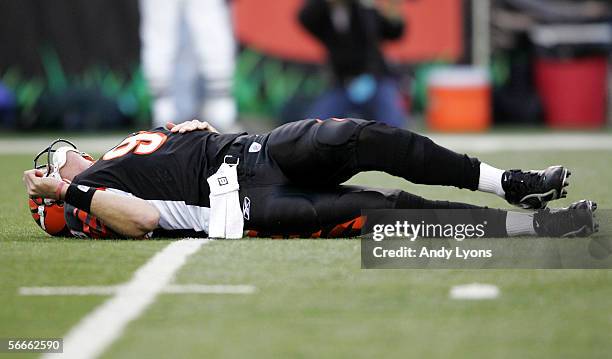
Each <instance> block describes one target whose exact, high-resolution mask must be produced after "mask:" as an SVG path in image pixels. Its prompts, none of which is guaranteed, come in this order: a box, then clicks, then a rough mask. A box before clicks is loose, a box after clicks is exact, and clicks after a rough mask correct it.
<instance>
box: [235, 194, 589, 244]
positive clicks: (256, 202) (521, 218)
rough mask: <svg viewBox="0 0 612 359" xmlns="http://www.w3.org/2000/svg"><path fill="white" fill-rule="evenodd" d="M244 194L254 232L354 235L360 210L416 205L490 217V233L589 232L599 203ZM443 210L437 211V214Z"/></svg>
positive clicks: (421, 208)
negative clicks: (528, 207)
mask: <svg viewBox="0 0 612 359" xmlns="http://www.w3.org/2000/svg"><path fill="white" fill-rule="evenodd" d="M241 195H242V197H243V203H247V202H248V211H244V212H245V217H247V219H246V220H245V228H246V229H248V230H251V231H252V233H251V235H258V236H275V235H277V236H283V237H289V236H300V237H312V236H314V237H349V236H356V235H359V234H360V231H361V226H362V225H363V221H364V219H363V218H362V217H361V215H362V210H365V209H418V210H419V212H415V215H416V216H418V215H419V213H425V214H427V213H433V212H431V210H465V211H463V212H462V216H463V217H461V218H462V220H466V221H468V222H469V223H484V222H486V223H487V234H486V235H487V236H488V237H506V236H519V235H541V236H562V235H566V234H572V235H589V234H591V233H592V232H593V231H595V230H596V227H595V223H594V220H593V211H594V210H595V208H596V206H595V205H594V203H593V202H590V201H581V202H578V203H575V204H573V205H572V208H570V209H565V210H561V211H555V212H551V211H549V210H542V211H539V212H536V213H525V212H509V211H505V210H497V209H488V208H484V207H478V206H473V205H470V204H465V203H458V202H448V201H431V200H427V199H424V198H422V197H419V196H416V195H413V194H410V193H407V192H403V191H398V190H384V189H373V188H363V187H354V186H339V187H337V188H335V189H331V190H324V191H315V190H312V189H304V188H295V187H286V186H273V187H255V188H249V189H245V190H243V191H242V193H241ZM245 198H246V199H245ZM243 210H244V208H243ZM440 213H442V212H436V216H433V217H437V216H438V215H439V214H440ZM447 214H448V218H446V220H448V221H451V222H452V221H453V220H454V218H455V215H454V214H453V213H450V212H447ZM466 216H468V217H469V218H466ZM431 217H432V216H430V217H429V218H431ZM419 221H420V220H419Z"/></svg>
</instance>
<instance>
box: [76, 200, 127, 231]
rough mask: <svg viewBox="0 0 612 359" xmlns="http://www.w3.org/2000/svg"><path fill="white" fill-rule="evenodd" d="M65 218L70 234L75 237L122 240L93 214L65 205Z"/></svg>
mask: <svg viewBox="0 0 612 359" xmlns="http://www.w3.org/2000/svg"><path fill="white" fill-rule="evenodd" d="M64 217H65V218H66V224H67V225H68V228H69V229H70V232H71V233H72V235H74V236H75V237H82V238H86V237H87V238H94V239H113V238H114V239H121V238H124V237H122V236H121V235H119V234H117V233H115V232H114V231H113V230H111V229H110V228H108V227H107V226H106V225H105V224H104V223H103V222H102V221H101V220H99V219H98V218H96V217H95V216H92V215H91V214H89V213H87V212H85V211H83V210H81V209H78V208H76V207H74V206H72V205H70V204H68V203H64Z"/></svg>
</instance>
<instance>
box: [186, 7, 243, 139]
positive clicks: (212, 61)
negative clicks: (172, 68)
mask: <svg viewBox="0 0 612 359" xmlns="http://www.w3.org/2000/svg"><path fill="white" fill-rule="evenodd" d="M184 4H185V7H186V8H185V19H186V21H187V24H188V25H189V29H190V35H191V41H192V45H193V46H194V50H195V52H196V54H197V55H198V60H199V61H198V70H199V71H198V73H199V74H200V75H201V76H202V78H203V80H204V81H203V84H204V98H203V99H201V103H200V111H199V115H200V116H202V118H203V119H205V120H206V121H209V122H211V123H212V124H213V125H214V126H215V127H217V128H218V129H219V130H221V132H227V131H230V130H232V128H233V127H234V126H235V122H236V114H237V109H236V103H235V101H234V98H233V96H232V86H233V76H234V67H235V66H234V63H235V60H234V55H235V54H234V53H235V51H236V50H235V48H236V44H235V41H234V36H233V34H232V25H231V19H230V14H229V8H228V4H227V3H226V1H224V0H206V1H201V0H187V1H185V2H184Z"/></svg>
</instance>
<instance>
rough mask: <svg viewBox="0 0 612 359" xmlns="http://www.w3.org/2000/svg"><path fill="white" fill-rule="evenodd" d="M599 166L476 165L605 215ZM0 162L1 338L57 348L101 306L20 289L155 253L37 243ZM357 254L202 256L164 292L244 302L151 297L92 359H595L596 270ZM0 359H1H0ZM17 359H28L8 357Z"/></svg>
mask: <svg viewBox="0 0 612 359" xmlns="http://www.w3.org/2000/svg"><path fill="white" fill-rule="evenodd" d="M611 156H612V153H611V152H589V151H583V152H575V153H572V152H564V151H561V152H557V153H554V152H541V153H529V154H527V153H510V154H503V155H502V154H482V155H481V156H480V158H481V159H483V160H485V161H488V162H491V163H493V164H496V165H498V166H499V167H508V168H515V167H523V168H540V167H543V166H546V165H549V164H557V163H562V164H564V165H566V166H568V167H570V168H571V169H572V170H573V173H574V174H573V176H572V184H571V187H570V194H569V197H570V198H568V199H564V200H562V201H558V203H555V204H556V205H557V204H558V205H567V204H569V203H570V202H572V201H574V200H577V199H580V198H590V199H594V200H597V202H598V203H599V204H600V208H608V209H610V208H612V194H610V190H609V183H611V182H612V169H611V168H610V163H611V162H610V159H611ZM30 161H31V157H30V156H6V155H0V164H1V165H2V172H1V173H0V180H1V183H2V185H1V186H0V198H2V202H0V338H6V337H44V336H48V337H61V336H63V335H64V334H65V333H66V332H67V331H68V330H69V329H70V327H72V326H73V325H74V324H76V323H77V322H78V321H79V319H80V318H82V317H83V316H85V315H86V314H87V313H88V312H90V311H91V310H92V309H93V308H94V307H95V306H96V305H98V304H100V303H102V302H103V301H104V300H105V299H106V298H107V297H104V296H86V297H70V296H58V297H21V296H19V295H18V292H17V290H18V288H19V287H21V286H45V285H47V286H55V285H107V284H119V283H122V282H125V281H126V280H128V279H129V278H130V277H131V275H132V274H133V272H134V271H135V270H136V269H137V268H138V267H139V266H141V265H142V264H143V263H144V262H146V260H147V259H148V258H150V257H151V256H152V255H153V254H154V253H155V252H157V251H159V250H160V249H161V248H163V247H164V246H165V245H167V243H168V242H167V241H163V240H160V241H90V240H77V239H60V240H58V239H52V238H49V237H46V236H45V235H44V233H42V232H41V231H40V230H39V229H38V227H37V226H36V225H35V224H34V222H33V221H32V220H31V218H30V216H29V210H28V208H27V203H26V197H25V194H24V191H23V186H22V184H21V172H22V171H23V170H24V169H26V168H28V167H29V166H31V162H30ZM353 182H354V183H359V184H366V185H371V186H379V187H396V188H402V189H405V190H408V191H411V192H414V193H418V194H420V195H423V196H426V197H428V198H436V199H450V200H460V201H467V202H471V203H478V204H486V205H490V206H505V204H504V202H503V201H502V200H500V199H498V198H495V197H492V196H490V195H486V194H480V193H473V192H468V191H459V190H455V189H450V188H442V187H431V188H429V187H424V186H415V185H411V184H408V183H406V182H405V181H403V180H401V179H397V178H393V177H389V176H386V175H382V174H376V173H366V174H362V175H360V176H358V177H357V178H355V179H353ZM359 267H360V266H359V242H358V241H356V240H286V241H278V240H267V239H257V240H241V241H217V242H213V243H211V244H207V245H205V246H204V247H203V248H202V249H201V250H200V251H199V252H198V253H196V254H195V255H194V256H193V257H191V258H190V259H189V261H188V263H187V264H186V265H185V266H184V267H183V268H182V269H181V271H180V272H179V274H178V276H177V279H176V282H177V283H179V284H180V283H200V284H220V283H223V284H252V285H255V286H256V287H257V288H258V291H257V292H256V293H255V294H253V295H241V296H240V295H212V294H211V295H202V294H198V295H195V294H182V295H171V294H163V295H161V296H160V297H159V298H158V299H157V301H156V302H155V303H154V304H153V305H152V306H151V307H149V309H148V310H147V311H146V312H145V313H144V314H143V315H142V316H141V317H140V318H139V319H137V320H136V321H134V322H132V323H131V324H130V325H129V326H128V327H127V329H126V331H125V332H124V334H123V336H122V337H121V338H120V339H119V340H118V341H117V342H115V343H114V344H113V345H112V346H111V347H110V348H109V350H108V351H106V352H105V354H104V357H107V358H142V357H165V358H167V357H176V358H183V357H194V358H199V357H261V358H270V357H280V358H282V357H308V358H310V357H369V358H371V357H458V358H464V357H465V358H490V357H497V358H517V357H521V358H543V357H546V358H559V357H563V358H567V357H576V358H578V357H580V358H583V357H589V358H608V357H610V352H612V334H610V333H612V309H611V308H610V303H612V301H611V299H610V298H612V272H611V271H608V270H471V271H470V270H362V269H360V268H359ZM471 282H483V283H490V284H494V285H497V286H498V287H499V288H500V290H501V293H502V294H501V296H500V297H499V298H498V299H496V300H491V301H476V302H461V301H454V300H450V299H449V297H448V291H449V288H450V287H451V286H453V285H456V284H464V283H471ZM2 355H3V354H0V356H2ZM19 357H22V358H26V357H32V355H31V354H30V355H26V354H20V355H19Z"/></svg>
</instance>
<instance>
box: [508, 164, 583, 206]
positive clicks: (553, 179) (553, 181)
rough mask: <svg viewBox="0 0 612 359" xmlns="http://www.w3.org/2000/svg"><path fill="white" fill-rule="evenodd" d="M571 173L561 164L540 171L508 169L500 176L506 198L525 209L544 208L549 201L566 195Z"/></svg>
mask: <svg viewBox="0 0 612 359" xmlns="http://www.w3.org/2000/svg"><path fill="white" fill-rule="evenodd" d="M571 174H572V173H571V172H570V171H569V170H568V169H567V168H565V167H563V166H551V167H548V168H547V169H545V170H541V171H522V170H509V171H506V172H504V175H503V176H502V188H503V189H504V192H506V200H507V201H508V202H509V203H510V204H513V205H515V206H519V207H522V208H525V209H540V208H545V207H546V205H547V204H548V202H549V201H552V200H555V199H559V198H565V197H567V189H566V187H567V186H568V185H569V176H570V175H571Z"/></svg>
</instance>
